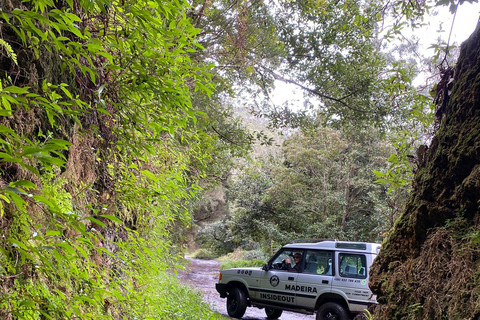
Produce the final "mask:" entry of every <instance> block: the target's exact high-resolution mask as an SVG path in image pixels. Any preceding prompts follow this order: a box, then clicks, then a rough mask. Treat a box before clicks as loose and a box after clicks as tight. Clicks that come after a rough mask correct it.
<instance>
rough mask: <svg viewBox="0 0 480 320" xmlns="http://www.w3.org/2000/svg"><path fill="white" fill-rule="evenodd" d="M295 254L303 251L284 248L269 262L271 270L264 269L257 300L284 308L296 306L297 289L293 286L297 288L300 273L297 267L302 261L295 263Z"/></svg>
mask: <svg viewBox="0 0 480 320" xmlns="http://www.w3.org/2000/svg"><path fill="white" fill-rule="evenodd" d="M295 254H303V252H302V251H301V250H292V249H282V250H281V251H280V252H279V253H278V254H277V255H275V257H274V258H273V259H272V260H271V261H270V262H269V264H268V265H269V270H268V271H264V272H263V274H262V276H261V279H260V288H259V292H258V295H257V301H259V302H262V303H266V304H269V305H274V306H278V307H284V308H292V307H295V305H296V304H297V303H296V297H295V290H292V288H295V286H296V283H297V277H298V275H299V274H298V272H297V271H296V269H297V268H300V267H301V264H300V262H297V263H295V260H294V258H293V256H294V255H295ZM301 261H302V260H301ZM297 264H298V265H297ZM294 267H296V268H295V269H294Z"/></svg>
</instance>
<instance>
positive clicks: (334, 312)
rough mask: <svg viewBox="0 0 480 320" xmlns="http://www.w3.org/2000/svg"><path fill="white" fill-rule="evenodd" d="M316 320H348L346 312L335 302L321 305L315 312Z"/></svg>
mask: <svg viewBox="0 0 480 320" xmlns="http://www.w3.org/2000/svg"><path fill="white" fill-rule="evenodd" d="M316 319H317V320H350V317H349V315H348V312H347V310H345V308H344V307H343V306H341V305H340V304H338V303H335V302H327V303H325V304H322V305H321V306H320V308H318V311H317V318H316Z"/></svg>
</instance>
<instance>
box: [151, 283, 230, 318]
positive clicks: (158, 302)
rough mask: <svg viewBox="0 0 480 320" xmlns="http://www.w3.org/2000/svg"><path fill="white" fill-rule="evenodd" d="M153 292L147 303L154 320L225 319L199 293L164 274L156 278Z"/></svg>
mask: <svg viewBox="0 0 480 320" xmlns="http://www.w3.org/2000/svg"><path fill="white" fill-rule="evenodd" d="M154 287H156V290H155V292H152V294H153V295H151V296H150V298H151V300H150V301H149V302H148V303H149V304H151V306H152V307H153V308H152V309H151V312H150V314H151V315H152V317H151V318H148V319H156V320H167V319H168V320H171V319H179V320H190V319H191V320H225V319H226V318H225V317H224V316H222V315H220V314H218V313H216V312H215V311H213V310H210V309H209V305H208V304H207V303H205V302H203V301H202V294H201V293H200V292H199V291H196V290H193V289H192V288H190V287H188V286H185V285H182V284H181V283H180V282H179V281H178V280H177V279H176V278H175V277H174V276H172V275H169V274H164V275H162V276H160V277H159V278H158V282H157V284H156V285H155V286H154Z"/></svg>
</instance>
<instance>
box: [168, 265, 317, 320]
mask: <svg viewBox="0 0 480 320" xmlns="http://www.w3.org/2000/svg"><path fill="white" fill-rule="evenodd" d="M188 260H190V264H189V265H188V267H187V269H186V270H178V274H177V278H178V279H179V280H180V281H181V282H183V283H186V284H188V285H189V286H191V287H192V288H194V289H196V290H199V291H201V292H202V293H203V301H205V302H206V303H208V304H209V305H210V306H211V309H212V310H215V311H216V312H218V313H220V314H222V315H224V316H225V317H226V318H227V319H232V318H230V317H228V315H227V310H226V308H225V303H226V300H225V299H222V298H220V296H219V295H218V293H217V290H215V283H217V281H218V272H219V271H220V262H218V261H215V260H200V259H188ZM242 319H246V320H266V319H267V317H266V316H265V312H264V310H261V309H257V308H247V312H246V313H245V315H244V316H243V318H242ZM280 319H282V320H313V319H315V316H313V315H304V314H298V313H292V312H286V311H285V312H283V314H282V317H281V318H280Z"/></svg>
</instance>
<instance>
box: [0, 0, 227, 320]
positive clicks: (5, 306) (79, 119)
mask: <svg viewBox="0 0 480 320" xmlns="http://www.w3.org/2000/svg"><path fill="white" fill-rule="evenodd" d="M1 9H2V12H1V13H0V18H1V19H2V24H1V33H2V42H1V46H2V48H4V50H5V52H6V55H2V57H1V60H0V68H1V70H2V73H1V75H0V81H1V82H0V84H1V92H0V95H1V102H2V104H1V107H2V108H1V112H0V114H1V117H2V119H0V134H1V140H0V146H1V153H0V161H1V162H0V170H1V173H2V176H1V178H0V197H1V202H0V204H1V205H0V225H1V228H2V233H3V235H4V237H2V240H0V283H1V286H2V293H1V295H0V317H1V318H2V319H24V318H25V319H45V318H47V319H70V318H82V319H111V318H114V319H134V318H141V319H147V318H154V319H167V318H172V317H173V318H175V317H177V316H178V315H179V314H181V315H182V316H181V318H192V319H193V318H197V317H198V315H199V314H203V317H204V318H208V317H213V315H212V313H211V312H210V311H206V309H201V308H202V307H201V305H200V304H198V300H194V302H185V303H186V305H187V306H189V307H192V306H193V305H197V306H198V307H199V308H200V309H198V308H197V309H195V310H191V311H188V310H182V309H188V307H185V306H182V305H179V304H178V299H175V298H174V296H175V294H176V295H177V296H179V295H183V291H182V292H177V293H175V292H174V291H175V290H180V289H179V285H178V284H175V285H174V286H170V285H168V286H167V285H163V284H164V283H167V282H172V280H167V279H163V280H158V277H159V274H162V273H163V272H164V270H166V269H167V268H169V267H171V266H172V265H174V264H175V263H176V262H175V255H176V254H177V252H179V249H177V245H178V241H177V242H173V241H172V239H175V237H173V235H172V232H173V231H175V228H176V226H178V225H182V224H184V225H186V224H188V223H189V221H190V216H189V215H188V213H187V211H186V209H185V208H184V206H183V205H182V203H185V201H188V200H189V199H191V198H192V196H193V195H194V194H195V192H196V190H197V189H198V186H197V184H198V181H199V179H200V178H201V177H202V176H203V175H204V172H205V171H206V170H205V169H206V165H207V164H208V162H209V161H210V159H211V156H212V155H213V154H214V152H209V150H211V149H212V148H211V147H210V146H213V145H214V144H215V143H216V139H217V138H216V137H215V136H211V135H210V134H209V133H208V132H205V131H203V130H202V128H201V126H197V125H196V124H199V123H203V121H206V120H203V119H205V118H206V117H207V116H206V115H205V114H202V113H199V111H198V110H195V109H194V108H193V107H192V102H191V98H190V97H191V96H192V94H193V93H194V92H196V95H197V96H200V95H201V94H203V95H204V96H209V95H211V93H212V91H211V88H212V86H211V84H209V83H208V82H209V74H208V73H207V72H206V69H205V67H202V66H199V64H198V63H196V62H194V61H193V60H192V59H191V55H192V54H193V53H195V52H196V51H197V50H199V49H201V46H200V45H199V44H198V43H197V42H195V41H194V37H195V35H196V34H197V33H198V32H199V31H200V30H199V29H196V28H194V27H193V26H192V25H191V23H190V22H189V19H188V18H187V17H186V15H185V12H186V11H187V9H188V4H187V3H185V2H162V1H140V2H139V1H134V2H131V1H121V2H119V1H113V2H111V1H101V0H99V1H69V0H66V1H57V2H55V3H54V2H53V1H48V0H47V1H42V0H35V1H27V2H23V3H22V2H21V1H15V0H13V1H4V2H2V7H1ZM198 119H201V120H202V121H199V120H198ZM218 119H220V117H219V118H218ZM161 287H164V288H165V289H163V290H168V291H167V292H168V294H165V295H161V294H160V291H159V290H160V288H161ZM169 289H170V290H171V291H170V290H169ZM189 295H190V294H189ZM165 297H168V298H165ZM182 298H183V297H182ZM192 309H193V308H192Z"/></svg>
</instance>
